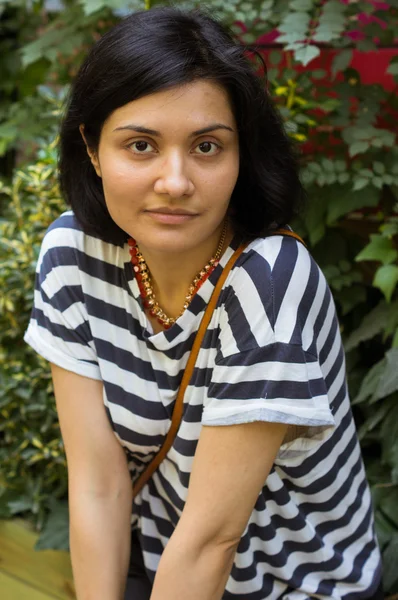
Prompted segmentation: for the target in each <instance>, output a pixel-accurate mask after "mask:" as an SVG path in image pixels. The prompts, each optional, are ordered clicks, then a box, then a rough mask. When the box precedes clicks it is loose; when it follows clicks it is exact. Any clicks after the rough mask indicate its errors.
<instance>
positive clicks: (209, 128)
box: [113, 123, 234, 137]
mask: <svg viewBox="0 0 398 600" xmlns="http://www.w3.org/2000/svg"><path fill="white" fill-rule="evenodd" d="M126 129H127V130H129V131H136V132H137V133H145V134H147V135H153V136H156V137H162V134H161V133H160V131H156V130H155V129H148V127H142V126H141V125H133V124H131V125H123V127H116V129H114V130H113V131H124V130H126ZM216 129H226V130H227V131H232V133H234V130H233V129H232V127H228V125H223V124H222V123H213V124H212V125H208V126H207V127H203V129H197V130H196V131H193V132H192V133H191V134H190V137H194V136H197V135H202V134H204V133H210V132H211V131H215V130H216Z"/></svg>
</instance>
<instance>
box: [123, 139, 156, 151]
mask: <svg viewBox="0 0 398 600" xmlns="http://www.w3.org/2000/svg"><path fill="white" fill-rule="evenodd" d="M129 147H130V148H132V149H133V150H134V151H135V153H136V154H148V152H152V150H153V147H152V146H151V144H150V143H149V142H146V141H145V140H139V141H138V142H133V143H132V144H130V145H129Z"/></svg>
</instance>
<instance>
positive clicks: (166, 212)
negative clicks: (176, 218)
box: [146, 207, 197, 217]
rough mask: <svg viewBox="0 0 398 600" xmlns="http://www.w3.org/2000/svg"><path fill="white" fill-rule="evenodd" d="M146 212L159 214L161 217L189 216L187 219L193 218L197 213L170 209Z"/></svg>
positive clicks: (161, 208)
mask: <svg viewBox="0 0 398 600" xmlns="http://www.w3.org/2000/svg"><path fill="white" fill-rule="evenodd" d="M146 212H150V213H157V214H161V215H185V216H189V217H194V216H196V214H197V213H193V212H190V211H188V210H184V209H182V208H176V209H171V208H167V207H159V208H153V209H152V210H148V211H146Z"/></svg>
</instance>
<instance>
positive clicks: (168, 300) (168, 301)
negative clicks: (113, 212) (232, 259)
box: [140, 224, 234, 319]
mask: <svg viewBox="0 0 398 600" xmlns="http://www.w3.org/2000/svg"><path fill="white" fill-rule="evenodd" d="M222 228H223V225H221V228H220V230H219V232H218V236H217V238H216V241H215V239H214V238H211V239H209V241H208V242H207V243H206V244H203V245H201V247H200V248H198V249H194V250H193V251H192V252H190V253H189V254H188V255H187V254H184V255H183V256H181V254H167V255H165V254H164V253H153V252H151V251H150V250H147V249H145V248H142V249H141V248H140V250H141V252H142V254H143V256H144V258H145V261H146V263H147V266H148V269H149V271H150V274H151V280H152V287H153V290H154V292H155V295H156V299H157V301H158V303H159V305H160V306H161V308H162V309H163V310H164V311H165V313H166V314H167V315H168V316H169V317H173V318H175V319H176V318H177V317H178V316H179V314H180V313H181V310H182V308H183V305H184V302H185V299H186V296H187V293H188V288H189V286H190V285H191V283H192V281H193V279H194V277H195V276H196V275H197V274H198V273H199V272H200V271H201V270H202V269H203V268H204V266H205V265H206V264H207V263H208V261H209V259H210V258H211V257H213V256H214V255H215V253H216V250H217V246H218V243H219V239H220V236H221V232H222ZM233 235H234V233H233V231H232V228H231V226H230V224H228V228H227V234H226V236H225V240H224V245H223V249H222V252H221V256H222V254H223V253H224V251H225V250H226V248H227V247H228V245H229V243H230V242H231V240H232V238H233Z"/></svg>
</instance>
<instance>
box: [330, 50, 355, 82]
mask: <svg viewBox="0 0 398 600" xmlns="http://www.w3.org/2000/svg"><path fill="white" fill-rule="evenodd" d="M352 54H353V51H352V50H341V51H340V52H338V53H337V54H336V56H335V57H334V59H333V62H332V75H333V78H334V77H336V75H337V73H339V72H340V71H345V69H346V68H347V67H348V66H349V65H350V63H351V60H352Z"/></svg>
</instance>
